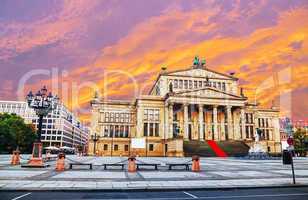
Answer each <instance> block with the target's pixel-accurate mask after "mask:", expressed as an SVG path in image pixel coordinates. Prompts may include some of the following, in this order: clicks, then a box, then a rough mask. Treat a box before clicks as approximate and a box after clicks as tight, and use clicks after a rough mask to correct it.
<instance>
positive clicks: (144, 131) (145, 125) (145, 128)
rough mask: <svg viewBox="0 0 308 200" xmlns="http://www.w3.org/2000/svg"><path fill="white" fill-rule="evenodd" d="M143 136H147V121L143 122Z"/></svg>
mask: <svg viewBox="0 0 308 200" xmlns="http://www.w3.org/2000/svg"><path fill="white" fill-rule="evenodd" d="M143 136H148V123H144V124H143Z"/></svg>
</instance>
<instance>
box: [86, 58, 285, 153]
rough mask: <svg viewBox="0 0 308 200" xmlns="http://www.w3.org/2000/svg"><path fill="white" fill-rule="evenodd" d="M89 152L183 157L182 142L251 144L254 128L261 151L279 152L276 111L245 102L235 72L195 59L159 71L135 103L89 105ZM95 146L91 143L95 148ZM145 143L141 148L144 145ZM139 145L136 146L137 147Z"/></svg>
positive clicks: (97, 100)
mask: <svg viewBox="0 0 308 200" xmlns="http://www.w3.org/2000/svg"><path fill="white" fill-rule="evenodd" d="M91 106H92V120H91V126H92V129H91V130H93V131H92V132H91V135H92V138H93V137H94V135H95V134H96V135H99V138H98V140H91V139H90V141H89V154H93V153H94V149H93V148H94V145H95V147H96V153H97V154H99V155H129V154H137V155H140V156H182V155H183V153H184V152H183V144H184V142H186V141H198V142H205V141H206V140H214V141H241V142H245V143H246V144H247V145H249V146H251V145H252V144H253V142H254V138H255V133H256V129H257V128H259V129H261V130H262V134H261V136H260V137H261V138H262V140H261V141H260V143H261V144H262V146H263V148H264V150H265V151H268V152H275V153H277V152H281V142H280V133H279V118H278V117H279V110H277V109H275V108H268V109H265V108H259V107H258V105H256V104H253V103H249V102H248V98H247V97H246V96H245V95H244V92H243V90H242V89H241V88H239V86H238V78H236V77H234V74H224V73H220V72H217V71H214V70H212V69H209V68H208V67H206V66H205V63H204V62H200V61H199V59H198V58H195V60H194V62H193V65H192V66H191V67H188V68H187V69H182V70H177V71H167V70H166V69H162V71H161V72H160V74H159V75H158V77H157V79H156V81H155V83H154V85H153V87H152V88H151V90H150V92H149V94H148V95H142V96H140V97H137V98H136V99H134V100H133V101H109V100H108V101H107V100H104V99H102V98H99V97H98V96H97V95H95V97H94V99H93V100H92V101H91ZM94 143H95V144H94ZM144 144H145V145H144ZM138 145H139V146H138Z"/></svg>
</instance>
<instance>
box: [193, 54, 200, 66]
mask: <svg viewBox="0 0 308 200" xmlns="http://www.w3.org/2000/svg"><path fill="white" fill-rule="evenodd" d="M199 64H200V60H199V56H195V58H194V65H199Z"/></svg>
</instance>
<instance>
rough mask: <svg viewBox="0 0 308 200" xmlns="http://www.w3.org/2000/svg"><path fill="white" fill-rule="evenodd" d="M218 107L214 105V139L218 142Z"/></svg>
mask: <svg viewBox="0 0 308 200" xmlns="http://www.w3.org/2000/svg"><path fill="white" fill-rule="evenodd" d="M217 107H218V106H217V105H213V121H214V139H215V140H218V123H217V122H218V120H217Z"/></svg>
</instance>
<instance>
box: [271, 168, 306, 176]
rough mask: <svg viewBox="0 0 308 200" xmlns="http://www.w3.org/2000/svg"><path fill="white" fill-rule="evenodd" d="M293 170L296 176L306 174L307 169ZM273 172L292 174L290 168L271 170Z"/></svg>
mask: <svg viewBox="0 0 308 200" xmlns="http://www.w3.org/2000/svg"><path fill="white" fill-rule="evenodd" d="M294 171H295V172H294V173H295V175H298V176H308V170H300V169H299V170H296V169H295V170H294ZM272 172H274V173H280V174H287V175H292V171H291V169H289V170H275V171H272Z"/></svg>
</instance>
